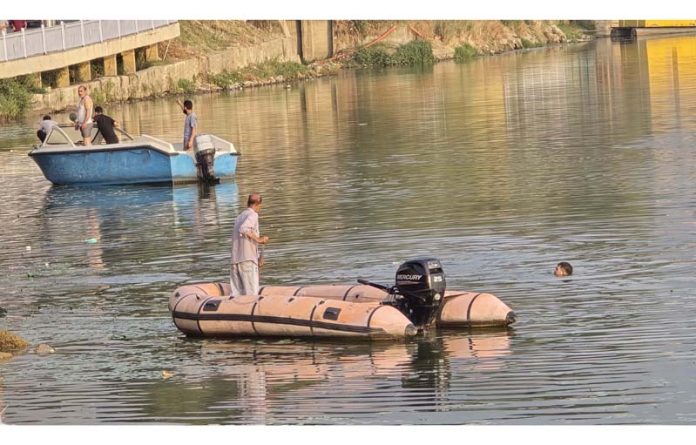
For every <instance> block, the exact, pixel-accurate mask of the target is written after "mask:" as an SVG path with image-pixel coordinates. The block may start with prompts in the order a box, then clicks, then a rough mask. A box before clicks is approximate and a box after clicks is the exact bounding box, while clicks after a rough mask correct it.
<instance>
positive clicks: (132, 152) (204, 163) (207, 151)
mask: <svg viewBox="0 0 696 445" xmlns="http://www.w3.org/2000/svg"><path fill="white" fill-rule="evenodd" d="M114 130H115V131H116V132H117V134H118V136H119V141H120V142H119V143H116V144H106V143H105V141H104V138H103V137H102V136H101V133H99V131H98V130H97V129H95V130H94V131H93V138H92V145H90V146H85V145H83V142H82V136H81V135H80V132H79V131H77V130H75V129H74V128H73V127H72V126H69V125H60V126H54V127H53V128H52V129H51V132H50V133H49V134H48V135H47V137H46V139H45V140H44V142H43V143H42V144H41V145H39V146H36V147H35V148H34V149H33V150H32V151H30V152H29V156H31V158H32V159H33V160H34V161H35V162H36V164H37V165H38V166H39V168H40V169H41V171H42V172H43V174H44V176H45V177H46V179H48V180H49V181H51V182H52V183H53V184H56V185H67V184H74V185H81V184H91V185H107V184H109V185H110V184H149V183H183V182H196V181H203V182H208V183H212V182H218V181H220V180H225V179H230V178H231V177H232V176H233V175H234V173H235V171H236V169H237V158H238V156H239V152H238V151H237V150H236V149H235V148H234V145H233V144H232V143H231V142H229V141H226V140H224V139H221V138H219V137H217V136H214V135H212V134H202V135H199V136H197V137H196V144H195V148H194V150H189V151H184V150H183V146H182V144H172V143H170V142H166V141H163V140H161V139H158V138H155V137H152V136H148V135H145V134H143V135H140V136H131V135H130V134H128V133H127V132H125V131H124V130H122V129H120V128H114Z"/></svg>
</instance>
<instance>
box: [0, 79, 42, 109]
mask: <svg viewBox="0 0 696 445" xmlns="http://www.w3.org/2000/svg"><path fill="white" fill-rule="evenodd" d="M39 92H43V89H41V88H36V87H35V86H33V85H32V84H31V80H30V77H29V76H21V77H16V78H14V79H0V119H4V120H8V119H19V118H20V117H22V116H24V113H25V112H26V110H27V108H29V105H30V104H31V95H32V94H33V93H39Z"/></svg>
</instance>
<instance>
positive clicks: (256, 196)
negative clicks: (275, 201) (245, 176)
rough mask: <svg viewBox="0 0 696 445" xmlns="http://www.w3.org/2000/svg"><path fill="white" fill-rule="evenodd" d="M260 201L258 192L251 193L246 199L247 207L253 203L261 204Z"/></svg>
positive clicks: (261, 199)
mask: <svg viewBox="0 0 696 445" xmlns="http://www.w3.org/2000/svg"><path fill="white" fill-rule="evenodd" d="M262 201H263V198H262V197H261V195H259V194H258V193H252V194H251V195H249V199H247V207H251V206H253V205H254V204H261V202H262Z"/></svg>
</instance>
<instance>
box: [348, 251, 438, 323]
mask: <svg viewBox="0 0 696 445" xmlns="http://www.w3.org/2000/svg"><path fill="white" fill-rule="evenodd" d="M358 282H359V283H362V284H369V285H371V286H374V287H377V288H379V289H383V290H385V291H387V292H389V297H388V298H387V299H386V300H385V302H384V303H385V304H389V305H392V306H394V307H396V308H397V309H398V310H399V311H401V313H403V314H404V315H406V317H408V319H409V320H411V322H412V323H413V324H414V325H415V326H416V327H418V328H423V327H426V326H428V325H429V324H430V323H431V322H432V321H433V319H434V317H435V314H437V311H438V310H439V309H440V305H441V304H442V300H443V297H444V295H445V286H446V282H445V272H444V271H443V270H442V264H441V263H440V260H438V259H435V258H422V259H415V260H409V261H406V262H405V263H403V264H402V265H400V266H399V268H398V269H397V270H396V284H395V285H394V286H392V287H391V288H387V287H385V286H382V285H380V284H375V283H371V282H369V281H366V280H358Z"/></svg>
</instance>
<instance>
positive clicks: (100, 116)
mask: <svg viewBox="0 0 696 445" xmlns="http://www.w3.org/2000/svg"><path fill="white" fill-rule="evenodd" d="M94 122H95V123H96V124H97V128H98V129H99V132H100V133H101V135H102V137H104V141H106V143H107V144H118V142H119V141H118V136H117V135H116V132H115V131H114V127H118V122H116V121H115V120H114V119H113V118H112V117H111V116H107V115H106V114H104V109H103V108H102V107H100V106H98V105H97V106H96V107H94Z"/></svg>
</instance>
